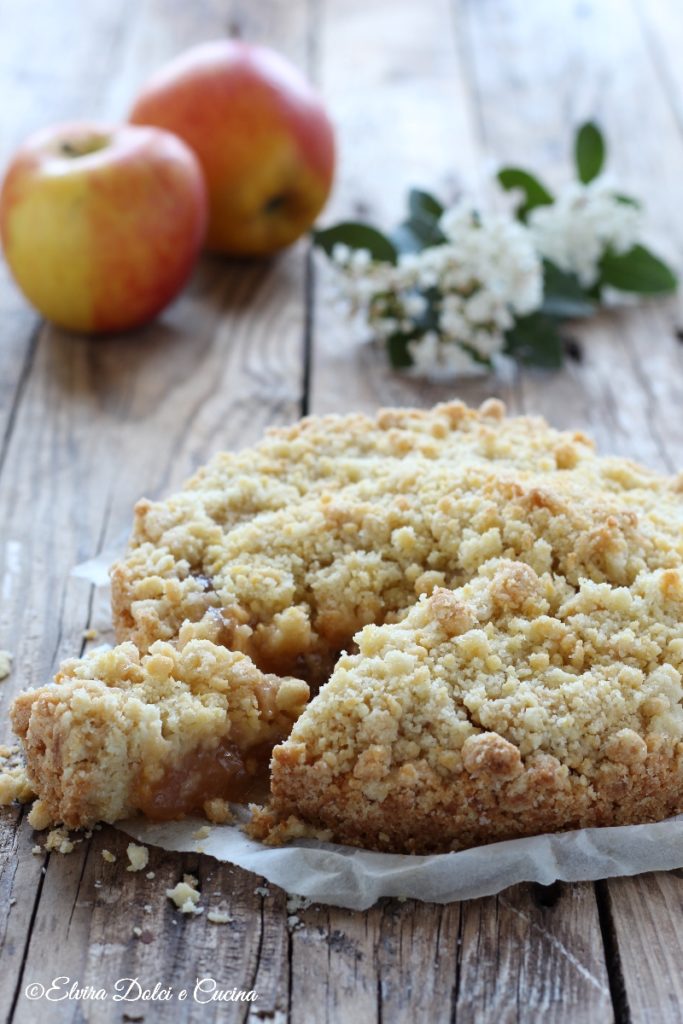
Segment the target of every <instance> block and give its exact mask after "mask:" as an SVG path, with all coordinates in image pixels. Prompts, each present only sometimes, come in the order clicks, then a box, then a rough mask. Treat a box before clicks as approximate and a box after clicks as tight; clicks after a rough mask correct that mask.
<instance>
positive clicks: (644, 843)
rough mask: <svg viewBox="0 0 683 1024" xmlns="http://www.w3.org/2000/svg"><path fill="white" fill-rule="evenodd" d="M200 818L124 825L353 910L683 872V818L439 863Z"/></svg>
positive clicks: (482, 849) (489, 849) (479, 851)
mask: <svg viewBox="0 0 683 1024" xmlns="http://www.w3.org/2000/svg"><path fill="white" fill-rule="evenodd" d="M205 824H206V822H205V821H203V820H199V819H192V820H186V821H182V822H169V823H164V824H154V823H152V822H149V821H145V820H144V819H141V818H136V819H134V820H130V821H125V822H120V823H119V827H120V828H122V829H123V830H124V831H125V832H127V833H128V834H129V835H131V836H133V838H134V839H136V840H137V841H138V842H142V843H150V844H152V845H153V846H162V847H163V848H164V849H165V850H178V851H182V852H184V853H191V852H200V853H208V854H211V856H213V857H216V858H217V859H218V860H223V861H228V862H229V863H231V864H237V865H238V866H239V867H241V868H245V869H246V870H247V871H253V872H254V873H255V874H257V875H260V876H261V877H263V878H266V879H267V880H268V881H269V882H272V883H273V884H274V885H279V886H281V887H282V888H283V889H285V890H286V891H287V892H289V893H296V894H297V895H299V896H306V897H308V898H309V899H311V900H315V901H316V902H318V903H328V904H330V905H332V906H335V907H346V908H348V909H350V910H366V909H367V908H368V907H371V906H372V905H373V903H375V902H376V901H377V900H378V899H379V898H380V897H381V896H398V897H407V898H410V899H417V900H424V901H431V902H434V903H450V902H451V901H452V900H466V899H472V898H474V897H476V896H490V895H491V894H493V893H496V892H500V890H501V889H505V888H507V886H509V885H515V884H516V883H517V882H540V883H541V885H550V883H551V882H554V881H556V880H558V879H559V880H560V881H563V882H583V881H593V880H594V879H596V878H612V877H615V876H617V875H637V874H640V872H642V871H668V870H670V869H672V868H680V867H683V815H679V816H678V817H676V818H669V819H668V820H667V821H661V822H658V823H657V824H655V825H624V826H620V827H618V828H586V829H580V830H579V831H576V832H563V833H557V834H555V835H544V836H533V837H531V838H529V839H512V840H509V841H508V842H505V843H492V844H491V845H490V846H478V847H475V848H474V849H471V850H463V851H462V852H460V853H440V854H434V855H432V856H429V857H417V856H411V855H408V854H391V853H373V852H371V851H369V850H357V849H354V848H353V847H350V846H339V845H336V844H333V843H319V842H315V841H313V840H305V841H300V842H297V843H292V844H290V845H288V846H282V847H267V846H263V845H262V844H261V843H257V842H254V841H253V840H251V839H249V838H248V837H247V836H246V835H245V834H244V833H243V832H242V831H241V829H240V828H239V827H238V826H236V825H214V826H212V827H211V833H210V835H209V836H208V838H206V839H196V838H193V833H196V832H197V829H198V828H200V827H201V826H202V825H205Z"/></svg>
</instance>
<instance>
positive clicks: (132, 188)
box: [0, 123, 208, 333]
mask: <svg viewBox="0 0 683 1024" xmlns="http://www.w3.org/2000/svg"><path fill="white" fill-rule="evenodd" d="M207 214H208V204H207V196H206V186H205V184H204V178H203V174H202V171H201V168H200V166H199V163H198V162H197V159H196V157H195V156H194V154H193V153H192V151H191V150H190V149H188V147H187V146H186V145H185V144H184V143H183V142H181V140H180V139H178V138H176V137H175V136H173V135H171V134H169V133H168V132H163V131H160V130H159V129H155V128H140V127H133V126H131V125H122V126H120V127H111V126H107V125H100V124H93V123H74V124H62V125H57V126H55V127H53V128H49V129H46V130H44V131H41V132H39V133H38V134H36V135H34V136H32V137H31V138H30V139H29V140H28V141H27V142H26V143H25V144H24V145H23V146H22V147H21V149H20V150H19V151H18V152H17V153H16V155H15V157H14V159H13V160H12V162H11V163H10V166H9V168H8V171H7V174H6V176H5V179H4V182H3V185H2V190H1V191H0V238H1V239H2V245H3V249H4V252H5V257H6V259H7V263H8V264H9V267H10V270H11V272H12V275H13V276H14V278H15V280H16V282H17V284H18V285H19V287H20V288H21V290H22V291H23V293H24V295H25V296H26V298H27V299H28V300H29V302H31V303H32V304H33V305H34V306H35V307H36V308H37V309H38V310H39V312H40V313H42V315H43V316H44V317H46V318H47V319H48V320H51V321H53V322H54V323H56V324H58V325H60V326H61V327H66V328H68V329H70V330H73V331H81V332H84V333H104V332H107V333H108V332H115V331H123V330H128V329H130V328H133V327H138V326H140V325H141V324H144V323H147V321H149V320H151V319H152V318H153V317H154V316H155V315H156V314H157V313H158V312H159V311H160V310H162V309H163V308H164V307H165V306H166V305H167V304H168V303H169V302H170V301H171V299H172V298H173V297H174V296H175V295H176V294H177V292H178V291H179V290H180V288H181V287H182V286H183V284H184V283H185V281H186V280H187V278H188V276H189V274H190V273H191V271H192V268H193V266H194V264H195V262H196V259H197V255H198V253H199V251H200V249H201V247H202V244H203V241H204V237H205V234H206V224H207Z"/></svg>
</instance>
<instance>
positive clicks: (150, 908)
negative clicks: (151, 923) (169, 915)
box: [142, 903, 152, 914]
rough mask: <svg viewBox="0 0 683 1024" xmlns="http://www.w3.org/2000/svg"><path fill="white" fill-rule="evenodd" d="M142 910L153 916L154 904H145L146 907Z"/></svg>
mask: <svg viewBox="0 0 683 1024" xmlns="http://www.w3.org/2000/svg"><path fill="white" fill-rule="evenodd" d="M142 909H143V910H144V912H145V913H146V914H151V913H152V904H151V903H145V905H144V907H143V908H142Z"/></svg>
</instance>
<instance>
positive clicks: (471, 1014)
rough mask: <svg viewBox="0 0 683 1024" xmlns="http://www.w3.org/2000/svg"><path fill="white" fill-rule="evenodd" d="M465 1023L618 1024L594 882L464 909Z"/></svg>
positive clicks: (520, 892) (524, 888)
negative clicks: (551, 1023)
mask: <svg viewBox="0 0 683 1024" xmlns="http://www.w3.org/2000/svg"><path fill="white" fill-rule="evenodd" d="M456 1019H457V1020H458V1021H464V1022H466V1024H468V1022H470V1021H471V1022H473V1024H474V1022H476V1021H478V1020H482V1019H487V1020H488V1019H490V1020H496V1021H502V1022H508V1021H509V1022H512V1021H515V1022H518V1021H519V1022H526V1021H528V1022H529V1024H531V1022H533V1021H538V1020H543V1021H557V1022H564V1021H571V1022H572V1024H574V1022H576V1024H592V1022H593V1021H601V1022H602V1021H605V1022H607V1021H610V1020H612V1019H613V1017H612V1003H611V999H610V990H609V982H608V977H607V969H606V965H605V958H604V954H603V948H602V939H601V934H600V923H599V921H598V917H597V914H596V913H595V896H594V893H593V887H592V885H590V884H589V883H579V884H576V885H571V886H569V885H562V884H560V883H555V884H554V885H552V886H547V887H543V886H539V885H521V886H514V887H513V888H512V889H508V890H506V891H505V892H503V893H500V894H499V895H498V896H489V897H487V898H486V899H481V900H473V901H471V902H469V903H466V904H464V905H463V928H462V963H461V967H460V985H459V992H458V1002H457V1007H456Z"/></svg>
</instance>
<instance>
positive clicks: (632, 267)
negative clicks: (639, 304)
mask: <svg viewBox="0 0 683 1024" xmlns="http://www.w3.org/2000/svg"><path fill="white" fill-rule="evenodd" d="M600 283H601V285H610V286H611V287H612V288H618V289H619V290H620V291H622V292H638V293H639V294H640V295H661V294H664V293H666V292H673V291H675V290H676V288H677V287H678V278H677V277H676V275H675V273H674V272H673V270H672V269H671V268H670V267H668V266H667V265H666V263H663V262H662V260H660V259H659V257H657V256H655V255H654V253H651V252H650V250H649V249H646V248H645V246H643V245H634V246H633V248H632V249H629V251H628V252H625V253H616V252H613V251H611V250H608V251H607V252H606V253H605V255H604V256H603V258H602V260H601V261H600Z"/></svg>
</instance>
